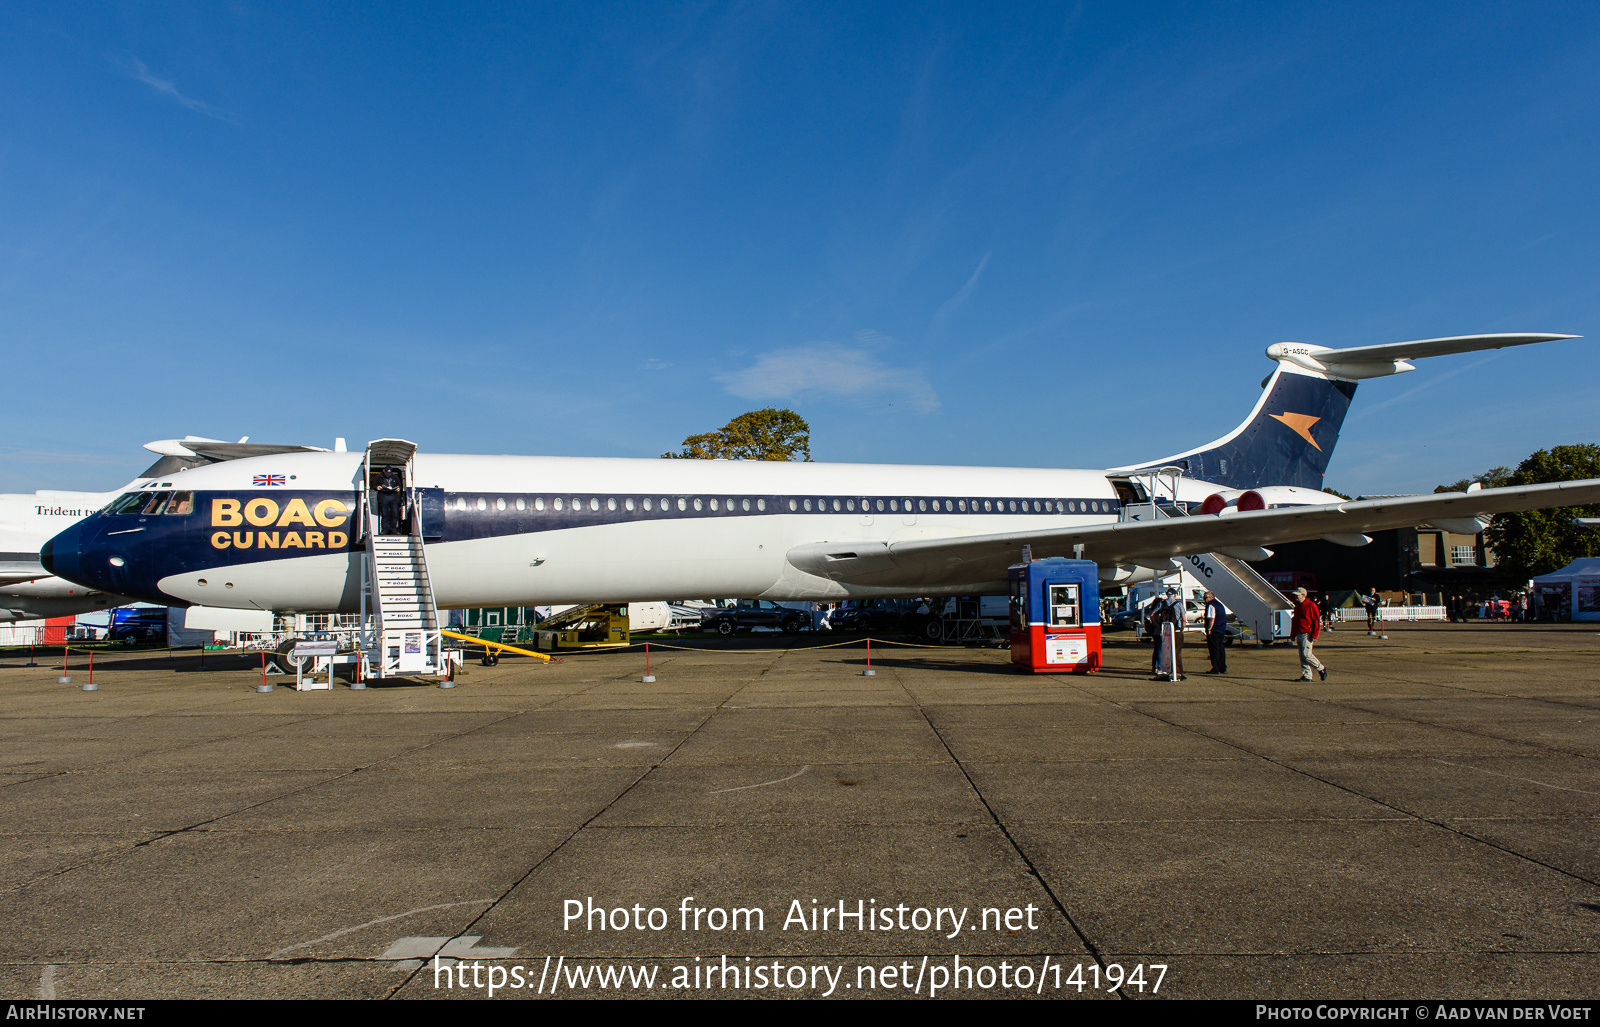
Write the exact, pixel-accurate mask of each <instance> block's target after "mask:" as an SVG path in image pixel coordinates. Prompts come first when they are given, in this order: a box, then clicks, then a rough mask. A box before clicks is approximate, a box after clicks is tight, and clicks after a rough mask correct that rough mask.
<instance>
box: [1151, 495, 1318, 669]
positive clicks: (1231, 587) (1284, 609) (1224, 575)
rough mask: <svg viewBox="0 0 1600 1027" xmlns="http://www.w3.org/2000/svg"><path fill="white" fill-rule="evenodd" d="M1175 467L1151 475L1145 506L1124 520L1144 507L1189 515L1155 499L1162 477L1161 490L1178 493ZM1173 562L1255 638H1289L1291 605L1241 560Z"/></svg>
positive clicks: (1216, 556)
mask: <svg viewBox="0 0 1600 1027" xmlns="http://www.w3.org/2000/svg"><path fill="white" fill-rule="evenodd" d="M1176 470H1177V469H1176V468H1163V469H1162V470H1161V471H1158V472H1155V473H1154V474H1151V475H1150V476H1149V486H1148V490H1147V491H1148V492H1149V495H1150V496H1151V501H1150V504H1149V506H1148V508H1145V507H1143V506H1141V507H1140V508H1139V509H1138V511H1137V513H1133V514H1132V516H1129V515H1128V512H1127V511H1126V510H1125V514H1124V517H1125V519H1131V520H1141V519H1143V516H1142V515H1143V514H1144V513H1145V510H1146V509H1148V511H1149V515H1150V516H1151V517H1154V518H1157V519H1159V518H1163V517H1186V516H1188V513H1187V512H1186V511H1185V510H1184V508H1183V506H1181V505H1180V504H1178V503H1176V502H1174V503H1172V505H1170V506H1167V507H1162V506H1159V505H1157V503H1156V502H1155V497H1156V496H1157V494H1158V489H1163V486H1162V484H1161V482H1162V479H1163V478H1170V479H1171V483H1170V484H1169V485H1167V486H1165V489H1164V491H1166V492H1167V494H1168V495H1170V496H1173V497H1176V496H1177V495H1178V483H1177V475H1176V473H1175V472H1176ZM1176 562H1177V564H1178V565H1180V566H1181V567H1182V568H1183V569H1184V570H1185V571H1187V572H1188V573H1189V574H1190V575H1192V576H1193V577H1195V578H1197V579H1198V580H1199V581H1201V582H1202V583H1203V584H1204V585H1205V587H1206V588H1209V589H1210V590H1211V591H1212V593H1213V594H1214V595H1216V597H1217V598H1218V599H1220V600H1222V605H1224V606H1226V607H1227V608H1228V611H1229V612H1230V613H1232V614H1233V615H1234V617H1235V618H1236V619H1237V620H1238V622H1239V626H1240V627H1242V628H1244V629H1246V630H1248V631H1250V632H1251V633H1252V634H1253V635H1254V636H1255V638H1256V639H1257V640H1258V641H1261V642H1271V641H1273V640H1274V639H1278V638H1288V637H1289V631H1290V625H1291V624H1292V623H1293V620H1294V604H1293V603H1291V602H1289V600H1288V599H1286V598H1284V595H1283V593H1282V592H1279V591H1278V590H1277V589H1276V588H1274V587H1273V586H1272V583H1271V582H1269V581H1268V580H1267V579H1266V578H1263V577H1262V576H1261V575H1260V574H1257V573H1256V571H1255V568H1253V567H1251V566H1250V565H1249V564H1247V563H1245V562H1244V561H1243V560H1240V559H1238V558H1237V557H1233V556H1229V555H1228V554H1226V553H1190V554H1188V555H1185V556H1180V557H1178V558H1177V561H1176Z"/></svg>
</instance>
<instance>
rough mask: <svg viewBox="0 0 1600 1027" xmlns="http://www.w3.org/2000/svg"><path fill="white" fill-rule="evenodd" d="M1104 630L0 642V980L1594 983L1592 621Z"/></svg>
mask: <svg viewBox="0 0 1600 1027" xmlns="http://www.w3.org/2000/svg"><path fill="white" fill-rule="evenodd" d="M1109 637H1110V639H1111V641H1110V642H1109V643H1108V647H1107V649H1106V654H1105V656H1106V667H1105V669H1104V670H1103V671H1101V672H1100V673H1097V674H1094V675H1088V676H1079V675H1073V676H1060V675H1028V674H1023V673H1019V672H1016V671H1014V670H1013V669H1012V668H1011V666H1010V663H1009V655H1008V654H1007V653H1005V652H1003V651H996V650H987V649H953V648H952V649H928V648H901V647H894V646H888V645H874V647H873V661H872V665H873V667H874V668H875V669H876V670H877V675H876V676H874V677H862V676H861V674H860V671H861V670H862V669H863V668H864V666H865V653H864V652H863V651H862V650H861V649H859V648H848V647H847V648H818V647H815V645H814V642H816V641H834V640H833V639H826V638H824V639H820V640H813V639H811V638H809V637H807V636H802V638H801V640H800V641H796V639H795V638H793V637H792V636H780V635H756V636H741V637H739V638H736V639H733V640H728V641H722V640H716V639H688V640H685V642H684V644H685V645H689V646H695V647H702V648H703V649H704V650H706V651H695V652H677V651H667V650H663V649H661V648H660V647H659V646H657V645H652V650H651V668H652V670H653V672H654V673H655V674H656V675H657V678H658V680H657V681H656V682H655V683H653V684H644V683H641V682H640V680H639V677H640V675H641V674H642V672H643V657H642V655H641V654H640V653H638V652H637V651H632V652H621V653H618V652H609V653H583V654H572V655H568V656H567V657H566V659H565V662H563V663H560V664H554V665H546V664H543V663H540V662H537V661H534V660H531V659H522V658H514V657H507V658H505V659H502V661H501V662H500V663H499V665H498V666H495V667H492V668H486V667H481V666H479V665H477V663H476V662H469V663H468V665H467V673H466V674H465V675H464V676H462V677H461V679H460V681H459V687H457V688H455V689H453V690H444V689H439V688H435V687H432V686H431V685H428V684H405V685H392V686H374V687H371V688H368V689H366V690H364V691H352V690H350V689H348V688H346V687H344V686H343V685H342V684H341V685H340V686H339V687H337V688H335V689H333V690H331V691H311V692H301V693H297V692H295V691H293V688H292V683H293V678H292V677H290V678H287V679H286V678H284V677H275V678H273V679H271V680H272V681H273V682H274V683H275V684H277V685H278V686H279V687H278V688H277V690H276V691H275V692H273V693H271V694H258V693H256V692H255V691H254V687H255V686H256V685H257V684H259V683H260V681H261V677H260V669H259V657H258V656H256V655H255V654H247V655H235V656H218V655H208V656H207V657H206V666H207V670H206V672H205V673H198V672H195V671H196V669H197V665H198V662H199V661H198V658H197V656H196V655H195V654H194V653H193V652H192V651H191V652H187V653H180V654H174V656H173V657H171V658H169V657H168V655H167V654H166V653H165V651H155V652H142V653H127V654H119V655H110V654H109V653H108V654H104V655H97V656H96V662H95V680H96V683H97V684H99V685H100V690H99V691H97V692H82V691H80V690H79V689H78V684H80V683H81V682H82V680H83V671H84V667H83V666H81V664H80V657H78V656H77V655H76V654H75V655H74V657H73V668H72V670H71V673H72V674H73V676H74V678H75V682H74V683H73V684H69V685H62V684H57V683H56V677H57V675H58V674H60V670H59V669H58V668H59V654H57V656H56V658H55V659H54V661H52V660H47V659H43V658H41V659H40V663H41V666H39V667H37V668H25V667H23V666H22V664H23V663H24V662H25V661H26V658H27V657H26V655H25V654H20V653H9V654H0V696H3V699H4V703H3V706H0V912H3V915H4V922H5V925H6V928H7V929H6V930H5V932H4V934H3V935H0V993H3V994H4V995H5V996H7V997H10V998H19V999H31V998H45V997H55V998H61V999H83V998H124V999H128V998H189V997H246V998H251V997H272V998H299V997H325V998H340V997H372V998H381V997H389V996H393V997H402V998H412V997H415V998H425V997H479V998H481V997H485V995H486V992H487V989H486V987H483V986H482V985H486V984H488V983H492V981H493V980H494V979H495V978H496V976H498V979H499V980H500V982H501V984H500V987H499V988H497V990H496V995H495V997H497V998H498V997H534V996H538V995H540V994H543V995H549V994H551V992H552V990H553V989H554V991H555V993H556V994H557V995H558V996H565V995H569V994H571V995H599V996H616V997H622V996H628V997H636V996H649V997H682V996H694V997H795V996H820V995H832V996H834V997H866V996H869V995H870V996H873V997H911V996H921V995H927V994H929V993H930V992H931V991H935V990H937V994H940V995H942V996H947V997H986V996H987V997H1008V998H1011V997H1026V996H1034V997H1044V998H1078V997H1082V998H1112V999H1116V998H1128V999H1140V998H1145V999H1148V998H1151V997H1155V998H1165V997H1208V998H1333V997H1344V998H1382V997H1396V998H1521V997H1530V998H1593V997H1595V995H1596V993H1597V990H1600V989H1597V986H1596V984H1595V982H1596V981H1600V774H1597V773H1596V769H1597V760H1600V636H1597V635H1596V633H1595V632H1594V631H1593V630H1592V628H1591V627H1589V626H1586V625H1508V624H1463V625H1445V624H1428V625H1403V626H1397V627H1392V628H1391V629H1390V635H1389V638H1388V639H1387V640H1382V639H1377V638H1372V637H1369V636H1367V635H1366V634H1365V632H1364V631H1361V630H1350V629H1344V630H1339V631H1335V632H1332V633H1331V634H1325V635H1324V636H1323V640H1322V641H1321V642H1320V643H1319V644H1318V646H1317V652H1318V655H1319V656H1320V657H1321V658H1322V659H1323V661H1324V662H1325V663H1327V665H1328V667H1329V670H1330V673H1329V677H1328V680H1327V681H1326V682H1321V681H1318V682H1300V681H1293V680H1290V679H1291V678H1293V677H1295V676H1296V675H1297V673H1298V664H1297V658H1296V654H1295V653H1294V651H1293V650H1292V649H1291V648H1290V647H1288V646H1274V647H1270V648H1267V649H1236V650H1230V654H1229V667H1230V673H1229V674H1228V675H1227V676H1225V677H1223V676H1209V675H1202V674H1200V673H1198V671H1199V670H1201V669H1203V667H1204V666H1205V657H1204V653H1203V650H1201V649H1198V648H1194V649H1191V652H1190V659H1189V660H1188V661H1187V663H1188V669H1189V670H1190V671H1191V674H1190V675H1189V678H1188V679H1187V680H1185V681H1182V682H1156V681H1151V680H1149V676H1148V674H1147V669H1148V667H1149V650H1148V649H1147V648H1143V647H1140V646H1138V645H1136V644H1133V643H1132V642H1131V641H1126V640H1125V639H1126V636H1122V637H1121V638H1119V636H1116V635H1113V636H1109ZM784 645H790V646H794V648H789V649H782V648H780V647H782V646H784ZM769 646H770V647H772V648H771V650H770V651H769V650H768V649H767V648H766V647H769ZM41 656H42V653H41ZM286 680H287V681H288V682H289V686H287V687H286V686H285V685H284V682H285V681H286ZM569 901H573V902H577V903H578V907H577V908H578V909H579V910H582V911H584V912H585V913H586V912H587V910H588V909H589V905H588V904H589V903H591V902H592V904H593V905H594V906H595V907H597V908H598V909H599V910H601V912H600V914H599V915H598V917H593V916H586V915H578V916H575V917H574V918H572V919H571V920H570V921H569V920H568V919H567V918H566V917H565V916H564V913H567V912H570V911H571V907H569V906H567V905H566V903H568V902H569ZM858 902H859V903H860V906H859V907H858V905H857V903H858ZM841 903H843V904H844V906H845V909H846V912H849V913H854V912H855V911H856V910H857V909H858V908H859V909H860V910H861V911H862V912H863V914H864V915H863V916H862V917H861V921H863V922H864V923H866V924H868V925H871V926H873V927H876V928H878V929H874V930H863V929H857V926H856V919H855V918H853V917H846V918H844V919H843V920H841V919H839V918H838V910H839V908H840V904H841ZM635 907H637V908H635ZM900 907H904V908H903V909H902V908H900ZM824 909H826V910H828V911H829V913H830V919H829V921H827V922H826V923H824V922H822V921H821V911H822V910H824ZM617 910H620V911H621V912H620V913H618V912H616V911H617ZM652 910H655V911H656V913H655V914H652V913H651V911H652ZM735 910H743V911H744V913H743V914H742V916H743V920H742V922H741V921H740V920H739V919H738V916H739V914H736V913H734V912H733V911H735ZM884 910H888V913H887V919H886V920H879V919H877V917H875V916H874V913H876V914H877V915H878V916H882V915H883V911H884ZM757 911H759V913H758V912H757ZM985 911H988V913H987V914H986V913H985ZM719 915H720V918H721V919H720V920H719ZM958 915H959V916H961V917H962V920H961V921H960V923H959V927H958V926H957V923H956V920H955V918H956V917H957V916H958ZM652 916H654V920H652V919H651V917H652ZM696 916H698V917H699V920H698V922H697V923H696V922H693V921H694V918H695V917H696ZM758 916H759V924H758V923H757V918H758ZM813 916H816V917H817V918H818V919H817V920H816V921H813V920H812V919H811V918H812V917H813ZM986 916H987V922H985V917H986ZM919 917H926V918H927V919H928V922H927V923H920V922H919V920H918V918H919ZM619 918H620V922H625V925H620V926H619ZM797 918H799V919H797ZM935 920H937V925H935V923H934V921H935ZM597 923H603V924H604V925H605V926H604V928H603V929H602V928H601V927H599V926H596V925H597ZM658 924H659V925H660V926H656V925H658ZM586 925H587V928H588V929H586ZM813 928H816V929H813ZM823 928H826V929H823ZM841 928H842V929H841ZM435 955H441V956H443V957H444V958H443V959H441V960H440V961H439V962H438V964H437V966H438V967H439V968H440V969H439V970H437V971H436V969H435V964H434V963H433V962H426V963H425V962H424V961H425V960H430V959H431V958H432V957H433V956H435ZM546 957H550V959H549V960H548V961H547V958H546ZM458 959H459V960H461V963H460V966H459V968H458V969H453V968H454V967H455V960H458ZM958 960H959V961H958ZM474 965H476V970H473V969H472V968H473V966H474ZM708 967H711V968H713V973H706V968H708ZM1002 967H1004V969H1002ZM1135 967H1139V968H1141V972H1140V974H1139V977H1138V978H1137V980H1135V979H1133V978H1132V977H1131V976H1130V975H1132V974H1133V973H1134V968H1135ZM1157 967H1160V968H1161V969H1159V970H1158V969H1157ZM496 968H498V970H497V971H496ZM513 968H517V972H518V973H520V974H521V975H522V980H523V982H524V983H523V986H521V987H515V986H513V985H512V982H513V981H514V980H516V977H515V976H514V975H513V974H512V973H511V971H512V969H513ZM601 968H609V969H607V970H602V969H601ZM624 968H625V969H624ZM652 968H653V969H652ZM725 968H731V970H730V969H725ZM758 970H759V973H758ZM552 971H555V973H554V975H553V976H552ZM1024 971H1026V983H1024V976H1023V972H1024ZM649 972H654V973H655V974H656V976H655V977H654V978H653V979H652V978H649V977H648V973H649ZM963 972H964V973H965V975H966V976H964V977H963V976H962V974H963ZM441 973H442V974H443V976H441ZM453 973H460V974H462V975H464V976H463V977H456V976H453ZM474 974H476V977H477V984H476V985H474V984H473V981H472V978H473V976H474ZM607 974H610V975H612V976H610V977H607V976H606V975H607ZM618 975H622V976H618ZM941 975H942V978H941ZM1158 975H1159V988H1158V989H1157V988H1155V987H1154V985H1155V983H1156V981H1157V977H1158ZM1074 977H1076V982H1081V985H1080V984H1079V983H1076V982H1075V981H1074ZM941 979H942V982H943V983H941ZM1113 979H1115V980H1128V981H1129V983H1127V984H1124V986H1123V987H1122V988H1121V989H1120V990H1115V991H1113V990H1111V983H1112V981H1113ZM446 980H448V981H449V982H450V984H451V986H450V987H446V986H445V983H444V982H445V981H446ZM985 980H988V981H989V983H988V984H985V983H984V981H985ZM463 983H466V984H467V985H468V986H467V987H462V984H463ZM536 984H538V987H536V986H535V985H536ZM436 985H437V986H436ZM1096 985H1098V987H1097V986H1096Z"/></svg>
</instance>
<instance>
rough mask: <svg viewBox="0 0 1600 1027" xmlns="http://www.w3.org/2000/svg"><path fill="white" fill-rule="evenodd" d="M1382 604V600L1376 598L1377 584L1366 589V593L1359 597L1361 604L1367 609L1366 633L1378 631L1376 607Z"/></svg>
mask: <svg viewBox="0 0 1600 1027" xmlns="http://www.w3.org/2000/svg"><path fill="white" fill-rule="evenodd" d="M1382 604H1383V600H1382V599H1379V598H1378V586H1376V585H1373V586H1372V587H1371V588H1369V589H1367V594H1366V595H1364V596H1362V597H1361V605H1362V606H1364V607H1366V610H1367V634H1369V635H1376V634H1377V633H1378V607H1379V606H1381V605H1382Z"/></svg>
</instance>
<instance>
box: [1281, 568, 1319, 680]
mask: <svg viewBox="0 0 1600 1027" xmlns="http://www.w3.org/2000/svg"><path fill="white" fill-rule="evenodd" d="M1294 595H1295V604H1294V620H1293V621H1291V622H1290V625H1289V633H1290V634H1291V635H1293V636H1294V644H1295V645H1296V646H1298V647H1299V649H1300V677H1299V680H1301V681H1310V680H1311V672H1312V671H1316V672H1317V673H1318V674H1320V675H1322V680H1324V681H1326V680H1328V668H1327V667H1324V666H1323V665H1322V661H1321V660H1319V659H1317V658H1316V656H1315V655H1313V654H1312V652H1311V645H1312V643H1313V642H1315V641H1316V640H1317V636H1318V635H1320V634H1322V611H1321V610H1319V609H1317V604H1316V603H1313V602H1312V601H1311V597H1310V596H1308V595H1307V594H1306V590H1305V589H1303V588H1297V589H1295V590H1294Z"/></svg>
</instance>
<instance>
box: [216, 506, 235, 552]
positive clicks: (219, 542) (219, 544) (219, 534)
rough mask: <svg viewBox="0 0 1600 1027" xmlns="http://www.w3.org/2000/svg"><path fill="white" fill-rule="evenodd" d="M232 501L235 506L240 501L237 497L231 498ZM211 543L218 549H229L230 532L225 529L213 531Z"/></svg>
mask: <svg viewBox="0 0 1600 1027" xmlns="http://www.w3.org/2000/svg"><path fill="white" fill-rule="evenodd" d="M231 502H232V503H233V505H234V506H238V505H239V501H238V500H237V499H235V500H231ZM211 545H212V547H213V548H216V549H227V548H228V533H227V532H225V531H213V532H212V533H211Z"/></svg>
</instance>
